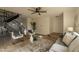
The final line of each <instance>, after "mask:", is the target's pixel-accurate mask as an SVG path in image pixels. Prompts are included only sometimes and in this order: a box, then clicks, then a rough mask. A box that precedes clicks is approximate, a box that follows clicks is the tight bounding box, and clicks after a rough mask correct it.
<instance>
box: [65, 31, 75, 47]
mask: <svg viewBox="0 0 79 59" xmlns="http://www.w3.org/2000/svg"><path fill="white" fill-rule="evenodd" d="M75 37H76V35H75V34H74V33H70V32H67V33H66V34H65V35H64V37H63V42H64V43H65V44H66V45H67V46H69V45H70V43H71V42H72V41H73V40H74V39H75Z"/></svg>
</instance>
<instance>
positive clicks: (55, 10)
mask: <svg viewBox="0 0 79 59" xmlns="http://www.w3.org/2000/svg"><path fill="white" fill-rule="evenodd" d="M0 8H2V9H6V10H10V11H13V12H17V13H20V14H24V15H27V16H31V17H39V15H38V14H31V13H32V12H31V11H28V10H27V9H29V8H31V7H0ZM42 9H43V10H47V13H43V14H42V15H41V16H49V15H50V16H57V15H59V14H61V13H63V12H64V11H71V10H72V11H73V10H75V9H76V8H75V7H42Z"/></svg>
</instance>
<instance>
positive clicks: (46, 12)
mask: <svg viewBox="0 0 79 59" xmlns="http://www.w3.org/2000/svg"><path fill="white" fill-rule="evenodd" d="M39 12H41V13H47V11H39Z"/></svg>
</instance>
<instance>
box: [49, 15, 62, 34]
mask: <svg viewBox="0 0 79 59" xmlns="http://www.w3.org/2000/svg"><path fill="white" fill-rule="evenodd" d="M52 32H56V33H63V15H62V14H60V15H58V16H55V17H52V18H51V21H50V33H52Z"/></svg>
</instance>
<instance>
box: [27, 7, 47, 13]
mask: <svg viewBox="0 0 79 59" xmlns="http://www.w3.org/2000/svg"><path fill="white" fill-rule="evenodd" d="M28 10H29V11H31V12H32V14H36V13H37V14H38V15H41V13H46V12H47V11H45V10H42V8H41V7H36V8H33V9H28Z"/></svg>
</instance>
